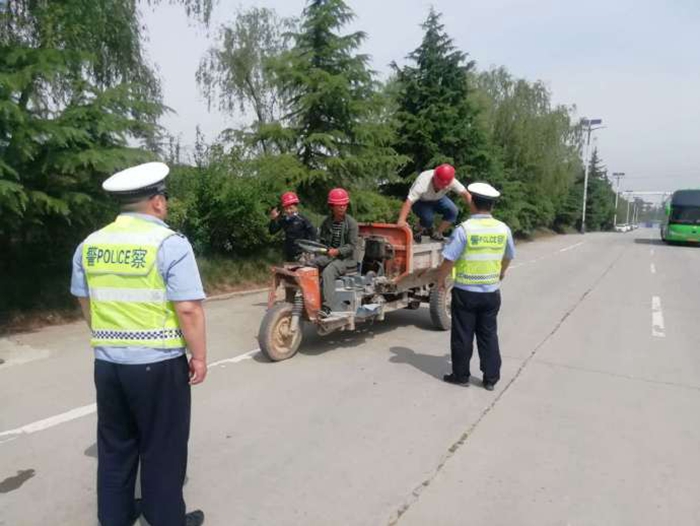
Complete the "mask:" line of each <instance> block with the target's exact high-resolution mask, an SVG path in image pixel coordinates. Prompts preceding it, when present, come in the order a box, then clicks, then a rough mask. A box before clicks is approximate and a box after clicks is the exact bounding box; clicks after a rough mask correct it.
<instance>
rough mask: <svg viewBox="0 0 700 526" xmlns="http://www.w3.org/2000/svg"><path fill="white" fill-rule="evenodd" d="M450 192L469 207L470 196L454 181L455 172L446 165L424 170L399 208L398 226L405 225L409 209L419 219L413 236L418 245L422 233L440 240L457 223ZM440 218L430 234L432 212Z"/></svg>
mask: <svg viewBox="0 0 700 526" xmlns="http://www.w3.org/2000/svg"><path fill="white" fill-rule="evenodd" d="M449 191H453V192H457V193H458V194H460V195H461V196H462V197H463V198H464V201H465V202H466V203H467V205H468V204H469V201H470V196H469V192H468V191H467V189H466V188H465V187H464V185H463V184H462V183H460V182H459V181H458V180H457V179H455V169H454V167H453V166H451V165H449V164H441V165H440V166H438V167H437V168H435V169H434V170H426V171H425V172H423V173H421V174H420V175H419V176H418V178H417V179H416V180H415V181H414V182H413V185H412V186H411V189H410V190H409V192H408V197H407V198H406V201H405V202H404V204H403V206H402V207H401V212H400V213H399V220H398V221H397V224H398V225H400V226H403V225H405V224H406V218H407V217H408V213H409V211H410V210H413V212H414V213H415V214H416V215H417V216H418V218H419V219H420V225H419V226H418V227H417V228H416V229H415V230H414V233H413V237H414V239H415V241H416V242H420V240H421V237H422V235H423V232H425V231H426V230H427V231H428V232H429V233H430V237H431V239H434V240H435V241H442V240H443V239H444V237H443V233H444V232H445V230H446V229H447V227H449V226H450V225H451V224H452V223H454V222H455V221H456V220H457V214H458V210H457V206H456V205H455V204H454V202H452V200H451V199H450V198H449V197H447V193H448V192H449ZM436 212H437V213H438V214H440V215H441V216H442V222H441V223H440V226H438V228H437V230H435V231H433V230H432V227H433V219H434V217H435V213H436Z"/></svg>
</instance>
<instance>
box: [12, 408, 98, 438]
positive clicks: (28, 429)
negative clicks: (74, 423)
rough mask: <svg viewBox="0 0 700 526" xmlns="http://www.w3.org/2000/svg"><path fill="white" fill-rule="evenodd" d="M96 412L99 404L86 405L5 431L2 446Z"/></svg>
mask: <svg viewBox="0 0 700 526" xmlns="http://www.w3.org/2000/svg"><path fill="white" fill-rule="evenodd" d="M95 411H97V404H90V405H84V406H83V407H76V408H75V409H71V410H70V411H66V412H65V413H61V414H60V415H55V416H51V417H49V418H44V419H43V420H38V421H36V422H32V423H31V424H27V425H26V426H22V427H18V428H16V429H10V430H9V431H3V432H2V433H0V444H1V443H3V442H9V441H10V440H14V439H15V438H19V437H20V436H21V435H31V434H32V433H36V432H37V431H44V430H45V429H49V428H51V427H55V426H57V425H60V424H64V423H66V422H70V421H71V420H76V419H77V418H82V417H84V416H87V415H91V414H93V413H94V412H95Z"/></svg>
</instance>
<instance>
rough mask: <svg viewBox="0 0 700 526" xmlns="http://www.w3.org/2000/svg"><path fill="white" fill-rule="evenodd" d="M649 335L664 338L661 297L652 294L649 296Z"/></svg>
mask: <svg viewBox="0 0 700 526" xmlns="http://www.w3.org/2000/svg"><path fill="white" fill-rule="evenodd" d="M651 335H652V336H655V337H657V338H664V337H665V336H666V333H665V332H664V313H663V311H662V310H661V298H659V297H658V296H652V298H651Z"/></svg>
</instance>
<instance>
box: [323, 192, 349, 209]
mask: <svg viewBox="0 0 700 526" xmlns="http://www.w3.org/2000/svg"><path fill="white" fill-rule="evenodd" d="M349 202H350V195H349V194H348V193H347V192H346V191H345V190H343V189H342V188H333V190H331V191H330V192H328V204H329V205H346V204H348V203H349Z"/></svg>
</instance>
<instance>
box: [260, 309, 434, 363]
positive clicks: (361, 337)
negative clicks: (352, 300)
mask: <svg viewBox="0 0 700 526" xmlns="http://www.w3.org/2000/svg"><path fill="white" fill-rule="evenodd" d="M409 326H412V327H416V328H418V329H421V330H426V331H431V332H435V331H436V329H435V328H434V327H433V324H432V322H431V321H430V314H429V312H428V309H426V308H420V309H417V310H408V309H405V310H398V311H394V312H390V313H388V314H387V315H386V319H385V320H384V321H375V322H365V323H358V324H357V328H356V329H355V330H354V331H339V332H333V333H331V334H329V335H328V336H320V335H319V334H318V333H317V332H316V328H315V327H314V326H313V325H311V324H310V323H304V325H303V331H304V332H303V340H302V342H301V348H300V349H299V354H304V355H307V356H317V355H319V354H323V353H325V352H328V351H332V350H337V349H343V348H352V347H358V346H360V345H363V344H364V343H366V342H367V341H369V340H372V339H373V338H374V337H375V336H378V335H381V334H384V333H387V332H391V331H394V330H398V329H401V328H403V327H409ZM253 359H254V360H255V361H257V362H261V363H269V360H268V359H267V358H265V356H263V355H262V353H258V354H255V355H254V356H253Z"/></svg>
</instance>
